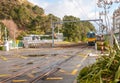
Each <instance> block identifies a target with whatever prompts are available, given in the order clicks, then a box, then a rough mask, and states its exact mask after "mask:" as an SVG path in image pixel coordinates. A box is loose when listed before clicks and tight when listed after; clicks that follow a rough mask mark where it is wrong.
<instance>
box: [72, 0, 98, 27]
mask: <svg viewBox="0 0 120 83" xmlns="http://www.w3.org/2000/svg"><path fill="white" fill-rule="evenodd" d="M73 1H75V3H74V2H73V4H74V5H76V7H78V5H79V6H81V3H80V2H79V1H78V0H77V1H76V0H73ZM77 9H78V10H79V11H80V10H81V11H82V12H81V13H82V14H83V15H85V16H86V17H87V18H88V19H90V18H89V17H88V15H87V13H86V12H85V11H84V9H83V8H82V7H78V8H77ZM95 23H96V24H97V25H99V26H100V24H99V23H97V22H96V21H95Z"/></svg>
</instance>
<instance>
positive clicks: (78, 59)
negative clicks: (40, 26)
mask: <svg viewBox="0 0 120 83" xmlns="http://www.w3.org/2000/svg"><path fill="white" fill-rule="evenodd" d="M0 54H1V55H0V67H1V69H0V78H1V77H5V75H6V76H7V74H8V75H9V73H10V69H12V70H13V69H14V68H13V67H12V66H11V65H10V64H9V63H10V62H12V61H13V62H16V64H17V62H18V61H19V63H22V65H23V64H26V63H28V62H29V61H30V60H32V59H34V60H39V61H40V60H41V61H42V60H43V58H44V59H45V58H47V59H49V58H48V56H51V55H52V57H53V58H55V56H58V59H60V58H61V59H66V58H68V57H69V56H71V55H74V56H75V57H73V58H71V59H70V60H68V61H67V62H65V63H63V64H62V65H60V66H59V68H60V70H59V71H57V72H55V73H52V74H50V75H49V76H47V77H46V78H45V79H42V80H40V81H38V83H76V77H77V75H78V73H79V71H80V70H81V69H82V68H83V67H85V66H87V65H89V64H92V63H94V62H95V60H96V58H97V57H98V56H97V55H98V54H99V52H98V51H96V50H95V49H94V48H86V49H84V50H83V49H81V48H79V47H77V48H76V47H73V48H72V47H71V48H38V49H16V50H11V51H9V52H5V51H0ZM21 55H22V56H21ZM26 55H42V56H43V55H45V57H39V58H35V57H34V58H32V59H26V57H24V56H26ZM88 55H95V56H88ZM59 57H60V58H59ZM56 59H57V58H56ZM20 65H21V64H20ZM14 66H16V65H14ZM17 67H18V68H19V65H18V66H16V67H15V68H17ZM25 83H28V82H25Z"/></svg>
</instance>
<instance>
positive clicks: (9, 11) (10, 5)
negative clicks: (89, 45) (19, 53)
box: [0, 0, 59, 38]
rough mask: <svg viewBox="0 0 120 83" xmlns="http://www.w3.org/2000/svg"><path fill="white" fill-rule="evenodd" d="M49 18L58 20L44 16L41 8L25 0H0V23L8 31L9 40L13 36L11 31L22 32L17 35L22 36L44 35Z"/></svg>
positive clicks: (48, 29) (48, 25)
mask: <svg viewBox="0 0 120 83" xmlns="http://www.w3.org/2000/svg"><path fill="white" fill-rule="evenodd" d="M51 16H52V18H54V20H55V19H59V18H57V17H55V16H54V15H52V14H50V15H45V13H44V10H43V8H41V7H39V6H37V5H34V4H32V3H30V2H28V1H27V0H0V21H1V22H2V23H3V24H4V25H5V26H6V27H7V28H8V31H10V33H9V36H10V38H13V36H14V35H13V31H16V32H21V31H22V33H19V34H22V35H25V34H46V33H47V32H49V31H50V19H51ZM5 21H8V22H5ZM17 30H18V31H17ZM23 33H24V34H23ZM17 34H18V33H17ZM22 35H20V37H21V36H22ZM16 37H17V35H16Z"/></svg>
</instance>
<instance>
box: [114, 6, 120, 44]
mask: <svg viewBox="0 0 120 83" xmlns="http://www.w3.org/2000/svg"><path fill="white" fill-rule="evenodd" d="M113 32H114V34H115V36H116V38H117V40H118V42H120V7H118V9H116V10H115V11H114V13H113Z"/></svg>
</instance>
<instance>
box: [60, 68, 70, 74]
mask: <svg viewBox="0 0 120 83" xmlns="http://www.w3.org/2000/svg"><path fill="white" fill-rule="evenodd" d="M59 71H60V72H61V73H64V74H68V75H71V73H69V72H67V71H65V70H63V69H60V70H59Z"/></svg>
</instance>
